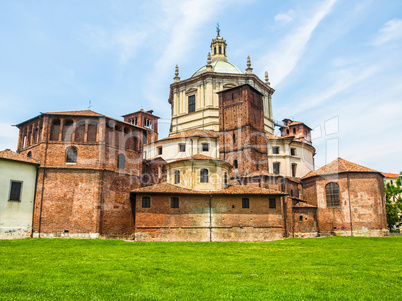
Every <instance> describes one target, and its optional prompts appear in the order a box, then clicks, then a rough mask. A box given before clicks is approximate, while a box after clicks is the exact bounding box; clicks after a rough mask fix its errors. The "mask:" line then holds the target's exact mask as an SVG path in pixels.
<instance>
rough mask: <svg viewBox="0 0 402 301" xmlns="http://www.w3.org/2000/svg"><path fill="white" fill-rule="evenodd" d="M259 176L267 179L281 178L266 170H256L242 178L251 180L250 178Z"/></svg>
mask: <svg viewBox="0 0 402 301" xmlns="http://www.w3.org/2000/svg"><path fill="white" fill-rule="evenodd" d="M259 176H267V177H282V176H281V175H277V174H273V173H270V172H268V171H266V170H258V171H255V172H253V173H251V174H248V175H246V176H244V178H252V177H259Z"/></svg>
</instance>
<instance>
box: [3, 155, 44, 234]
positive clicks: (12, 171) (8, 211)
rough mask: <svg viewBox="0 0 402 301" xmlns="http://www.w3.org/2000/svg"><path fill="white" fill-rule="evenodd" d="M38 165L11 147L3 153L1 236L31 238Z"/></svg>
mask: <svg viewBox="0 0 402 301" xmlns="http://www.w3.org/2000/svg"><path fill="white" fill-rule="evenodd" d="M37 166H38V163H37V162H36V161H35V160H33V159H31V158H27V157H25V156H23V155H21V154H17V153H15V152H13V151H11V150H9V149H6V150H4V151H1V152H0V239H4V238H6V239H7V238H27V237H31V233H32V216H33V206H34V199H35V188H36V174H37Z"/></svg>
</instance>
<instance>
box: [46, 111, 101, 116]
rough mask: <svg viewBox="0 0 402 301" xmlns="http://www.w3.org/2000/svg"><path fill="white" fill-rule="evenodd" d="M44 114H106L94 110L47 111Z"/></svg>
mask: <svg viewBox="0 0 402 301" xmlns="http://www.w3.org/2000/svg"><path fill="white" fill-rule="evenodd" d="M43 114H46V115H72V116H104V115H102V114H100V113H97V112H94V111H92V110H80V111H64V112H46V113H43Z"/></svg>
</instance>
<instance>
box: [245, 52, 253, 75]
mask: <svg viewBox="0 0 402 301" xmlns="http://www.w3.org/2000/svg"><path fill="white" fill-rule="evenodd" d="M246 71H247V74H252V73H253V68H251V60H250V56H248V57H247V69H246Z"/></svg>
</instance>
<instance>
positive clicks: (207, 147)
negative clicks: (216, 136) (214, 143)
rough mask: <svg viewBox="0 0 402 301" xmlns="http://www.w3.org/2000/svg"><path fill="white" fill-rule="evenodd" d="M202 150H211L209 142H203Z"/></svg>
mask: <svg viewBox="0 0 402 301" xmlns="http://www.w3.org/2000/svg"><path fill="white" fill-rule="evenodd" d="M202 151H203V152H207V151H209V144H208V143H203V144H202Z"/></svg>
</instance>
